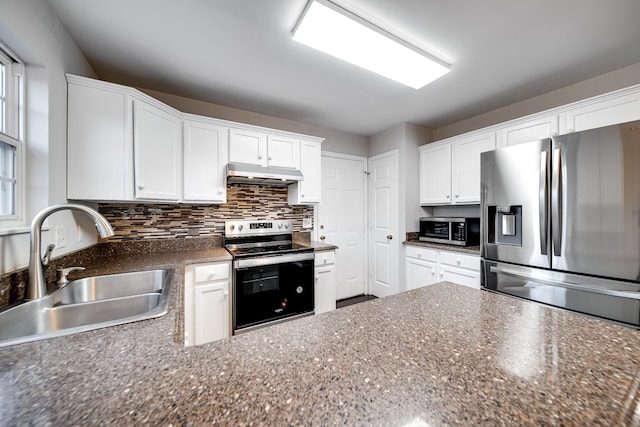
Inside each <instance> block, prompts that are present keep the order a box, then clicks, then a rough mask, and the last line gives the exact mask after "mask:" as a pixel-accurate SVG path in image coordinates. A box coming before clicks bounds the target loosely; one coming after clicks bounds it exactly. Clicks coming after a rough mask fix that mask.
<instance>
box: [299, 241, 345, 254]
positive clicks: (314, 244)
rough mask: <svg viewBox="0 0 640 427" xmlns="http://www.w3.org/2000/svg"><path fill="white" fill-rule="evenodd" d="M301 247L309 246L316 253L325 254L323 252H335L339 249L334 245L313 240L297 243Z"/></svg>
mask: <svg viewBox="0 0 640 427" xmlns="http://www.w3.org/2000/svg"><path fill="white" fill-rule="evenodd" d="M297 243H299V244H301V245H305V246H309V247H310V248H313V250H314V251H315V252H323V251H335V250H336V249H338V247H337V246H336V245H332V244H330V243H324V242H318V241H315V240H311V241H310V242H297Z"/></svg>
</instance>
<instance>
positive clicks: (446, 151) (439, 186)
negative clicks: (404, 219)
mask: <svg viewBox="0 0 640 427" xmlns="http://www.w3.org/2000/svg"><path fill="white" fill-rule="evenodd" d="M495 148H496V140H495V132H485V133H478V134H471V135H464V136H462V137H456V138H450V139H448V140H446V141H442V142H438V143H435V144H427V145H423V146H421V147H420V149H419V153H420V204H421V205H422V206H430V205H443V204H445V205H446V204H466V203H480V154H481V153H484V152H485V151H490V150H493V149H495Z"/></svg>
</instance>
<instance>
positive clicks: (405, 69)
mask: <svg viewBox="0 0 640 427" xmlns="http://www.w3.org/2000/svg"><path fill="white" fill-rule="evenodd" d="M293 39H294V40H295V41H297V42H299V43H302V44H305V45H307V46H310V47H312V48H314V49H317V50H319V51H321V52H324V53H327V54H329V55H332V56H334V57H336V58H339V59H342V60H343V61H347V62H349V63H351V64H354V65H357V66H359V67H362V68H364V69H367V70H369V71H372V72H374V73H377V74H380V75H381V76H384V77H387V78H389V79H391V80H395V81H397V82H399V83H402V84H405V85H407V86H409V87H412V88H414V89H420V88H421V87H423V86H425V85H427V84H429V83H431V82H432V81H434V80H436V79H437V78H439V77H441V76H442V75H444V74H446V73H447V72H449V68H450V67H449V65H448V64H446V63H445V62H443V61H441V60H438V59H437V58H434V57H432V56H431V55H429V54H427V53H426V52H422V51H420V50H418V49H417V48H415V47H414V46H411V45H410V44H408V43H406V42H404V41H402V40H400V39H399V38H397V37H395V36H393V35H392V34H389V33H387V32H385V31H383V30H382V29H380V28H378V27H376V26H375V25H373V24H371V23H369V22H367V21H365V20H364V19H362V18H360V17H359V16H357V15H354V14H353V13H351V12H349V11H347V10H345V9H343V8H341V7H340V6H337V5H336V4H334V3H331V2H328V1H319V0H313V1H311V2H310V3H309V4H308V5H307V8H306V9H305V11H304V13H303V15H302V17H301V18H300V21H299V22H298V24H297V25H296V28H295V29H294V30H293Z"/></svg>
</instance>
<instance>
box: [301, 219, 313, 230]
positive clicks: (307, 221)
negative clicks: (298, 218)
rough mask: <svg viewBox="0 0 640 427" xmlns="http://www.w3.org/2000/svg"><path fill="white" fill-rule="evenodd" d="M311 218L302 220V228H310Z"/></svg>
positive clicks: (311, 225)
mask: <svg viewBox="0 0 640 427" xmlns="http://www.w3.org/2000/svg"><path fill="white" fill-rule="evenodd" d="M312 227H313V218H302V228H312Z"/></svg>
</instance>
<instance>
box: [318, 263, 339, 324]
mask: <svg viewBox="0 0 640 427" xmlns="http://www.w3.org/2000/svg"><path fill="white" fill-rule="evenodd" d="M315 276H316V284H315V295H314V296H315V312H316V314H320V313H324V312H327V311H331V310H335V309H336V266H335V265H328V266H324V267H316V269H315Z"/></svg>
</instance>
